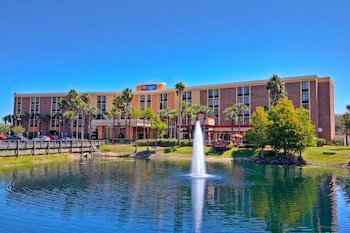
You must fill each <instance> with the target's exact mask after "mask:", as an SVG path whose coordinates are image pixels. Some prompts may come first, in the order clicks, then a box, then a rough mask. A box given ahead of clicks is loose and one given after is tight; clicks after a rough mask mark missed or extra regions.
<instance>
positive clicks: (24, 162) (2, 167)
mask: <svg viewBox="0 0 350 233" xmlns="http://www.w3.org/2000/svg"><path fill="white" fill-rule="evenodd" d="M68 160H69V155H68V154H60V155H36V156H19V157H0V171H7V170H10V169H13V168H29V167H32V166H33V165H36V164H50V163H60V162H67V161H68Z"/></svg>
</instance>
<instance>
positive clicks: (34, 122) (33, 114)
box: [30, 97, 40, 127]
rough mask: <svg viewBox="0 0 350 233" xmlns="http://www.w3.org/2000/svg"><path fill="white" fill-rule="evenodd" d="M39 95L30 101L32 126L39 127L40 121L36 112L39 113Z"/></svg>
mask: <svg viewBox="0 0 350 233" xmlns="http://www.w3.org/2000/svg"><path fill="white" fill-rule="evenodd" d="M39 103H40V98H39V97H32V98H31V102H30V127H37V126H38V122H37V119H36V114H38V113H39Z"/></svg>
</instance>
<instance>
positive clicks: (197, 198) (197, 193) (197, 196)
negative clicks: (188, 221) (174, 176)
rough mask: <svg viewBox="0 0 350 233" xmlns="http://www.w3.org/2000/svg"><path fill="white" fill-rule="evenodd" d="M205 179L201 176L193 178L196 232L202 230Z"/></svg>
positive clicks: (192, 197)
mask: <svg viewBox="0 0 350 233" xmlns="http://www.w3.org/2000/svg"><path fill="white" fill-rule="evenodd" d="M205 181H206V180H205V179H201V178H197V179H191V199H192V212H193V226H194V232H196V233H197V232H201V231H200V230H201V226H202V217H203V203H204V189H205Z"/></svg>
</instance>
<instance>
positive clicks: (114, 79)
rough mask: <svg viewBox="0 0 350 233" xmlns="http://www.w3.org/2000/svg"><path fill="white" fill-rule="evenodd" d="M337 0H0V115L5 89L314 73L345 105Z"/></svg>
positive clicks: (8, 98)
mask: <svg viewBox="0 0 350 233" xmlns="http://www.w3.org/2000/svg"><path fill="white" fill-rule="evenodd" d="M348 9H350V2H349V1H347V0H332V1H326V0H293V1H292V0H289V1H288V0H264V1H261V0H227V1H225V0H211V1H208V0H193V1H191V0H153V1H147V0H125V1H118V0H50V1H47V0H31V1H26V0H21V1H20V0H0V82H1V83H0V116H1V118H2V117H3V116H5V115H8V114H12V112H13V94H14V93H15V92H16V93H37V92H39V93H42V92H63V93H65V92H68V91H69V90H70V89H75V90H77V91H79V92H85V91H121V90H123V89H124V88H126V87H129V88H132V89H133V90H135V87H136V84H138V83H145V82H146V83H150V82H165V83H167V87H168V88H172V87H174V85H175V83H177V82H180V81H181V82H183V83H184V84H185V85H186V86H197V85H206V84H214V83H227V82H240V81H249V80H262V79H268V78H269V77H270V76H271V75H272V74H277V75H279V76H280V77H291V76H303V75H311V74H317V75H318V76H320V77H323V76H330V77H331V78H332V79H333V81H334V90H335V100H334V101H335V113H344V112H345V106H346V105H347V104H350V98H348V96H349V95H348V94H347V91H348V89H349V87H350V78H349V77H348V74H349V69H350V58H349V56H350V46H349V45H350V30H349V29H350V28H349V27H350V26H349V25H350V14H349V13H348Z"/></svg>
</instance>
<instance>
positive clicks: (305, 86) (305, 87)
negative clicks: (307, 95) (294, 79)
mask: <svg viewBox="0 0 350 233" xmlns="http://www.w3.org/2000/svg"><path fill="white" fill-rule="evenodd" d="M301 90H302V91H309V82H302V83H301Z"/></svg>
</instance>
